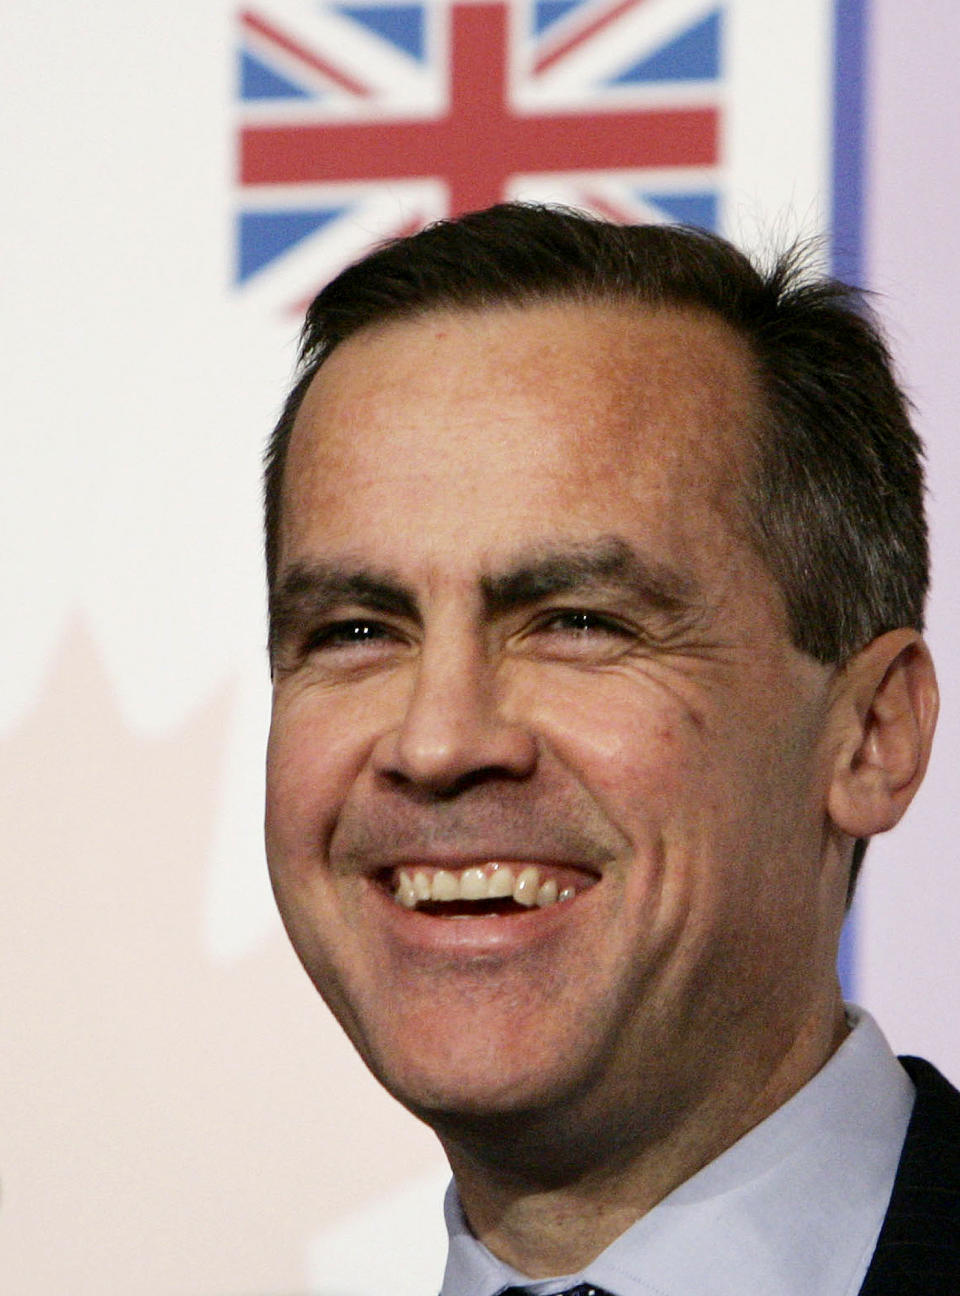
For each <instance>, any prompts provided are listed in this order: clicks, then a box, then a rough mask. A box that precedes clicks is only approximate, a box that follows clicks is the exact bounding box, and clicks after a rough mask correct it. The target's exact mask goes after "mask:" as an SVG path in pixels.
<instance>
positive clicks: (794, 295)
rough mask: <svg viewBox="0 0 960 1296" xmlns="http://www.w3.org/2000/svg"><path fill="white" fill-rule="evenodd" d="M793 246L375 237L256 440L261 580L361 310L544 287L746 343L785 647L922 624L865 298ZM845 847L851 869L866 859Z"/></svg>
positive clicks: (523, 298) (833, 650)
mask: <svg viewBox="0 0 960 1296" xmlns="http://www.w3.org/2000/svg"><path fill="white" fill-rule="evenodd" d="M811 261H812V256H811V254H810V250H809V249H804V248H802V247H799V248H798V247H794V248H793V249H791V250H789V251H787V252H786V253H784V254H782V255H781V256H780V257H778V258H777V259H776V260H775V262H774V264H773V265H772V267H771V268H769V269H768V270H765V271H764V270H761V269H759V268H757V267H756V266H754V265H753V263H752V262H751V261H750V260H749V259H748V258H747V257H746V256H745V255H744V254H743V253H742V252H740V251H738V250H737V249H736V248H735V247H733V246H732V245H731V244H730V243H728V242H726V240H724V239H722V238H720V237H719V236H717V235H715V234H711V233H709V232H707V231H705V230H700V229H695V228H692V227H688V226H667V225H613V224H610V223H608V222H606V221H601V220H598V219H595V218H593V217H591V216H588V215H586V214H584V213H581V212H576V211H572V210H570V209H567V208H558V207H544V206H534V205H529V204H522V203H503V204H500V205H498V206H496V207H491V208H489V209H488V210H486V211H482V212H473V213H470V214H469V215H466V216H462V217H460V218H459V219H457V220H451V221H440V222H438V223H437V224H435V225H431V226H429V227H427V228H426V229H423V230H421V231H420V232H419V233H417V234H414V235H413V236H412V237H409V238H402V239H397V240H394V241H392V242H389V243H386V244H384V245H382V246H381V247H379V248H377V249H376V250H374V251H373V252H372V253H370V254H369V255H368V256H366V257H364V258H363V259H362V260H360V261H358V262H357V263H356V264H355V265H352V266H350V267H349V268H348V269H346V270H344V271H343V272H342V273H341V274H340V275H338V276H337V278H336V279H334V280H333V281H332V283H330V284H329V285H328V286H327V287H326V288H324V289H323V291H322V292H321V293H319V295H318V296H317V297H316V298H315V299H314V301H313V303H312V304H311V306H310V308H309V310H308V311H307V317H306V321H305V323H304V327H303V332H302V335H301V345H300V354H299V365H298V374H297V378H296V382H295V384H294V386H293V389H292V391H291V392H290V395H289V397H288V399H287V402H286V404H285V406H284V409H283V412H282V414H281V416H280V419H279V421H278V423H277V426H276V428H275V429H274V432H273V435H272V437H271V439H270V443H269V446H268V449H267V454H266V472H265V490H264V495H265V514H266V556H267V576H268V582H269V586H270V588H271V589H272V588H273V585H274V582H275V579H276V575H277V561H278V545H279V530H280V511H281V503H282V488H283V472H284V463H285V460H286V453H287V445H288V442H289V438H290V434H291V431H292V429H293V425H294V421H295V419H296V415H297V411H298V410H299V408H300V404H301V402H302V401H303V398H304V396H305V394H306V391H307V388H308V387H309V385H310V383H311V381H312V380H313V377H314V375H315V374H316V372H317V370H318V369H319V368H320V366H321V365H322V364H323V362H324V361H325V360H326V358H327V357H328V356H329V355H330V353H331V352H332V351H333V350H334V349H335V348H336V347H337V346H339V345H340V343H341V342H344V341H345V340H346V339H347V338H349V337H351V336H352V335H353V334H355V333H357V332H359V331H360V330H361V329H364V328H367V327H369V326H371V325H373V324H379V323H384V322H387V321H396V320H400V319H404V318H409V317H413V316H418V315H422V314H425V313H428V312H432V311H438V310H482V309H484V308H487V307H495V306H504V305H518V306H522V305H530V304H533V303H537V302H547V301H570V302H580V303H588V302H619V303H624V304H631V303H632V304H638V305H641V306H646V307H680V308H690V309H693V310H701V311H707V312H710V313H712V314H713V315H715V316H717V317H719V318H720V319H722V320H724V321H725V322H726V323H727V324H728V325H729V326H730V327H731V328H732V329H733V330H734V331H735V332H736V333H738V334H739V335H740V336H741V337H742V338H743V339H744V340H745V341H746V343H747V345H748V347H749V349H750V351H751V353H752V356H753V359H754V363H755V366H756V373H757V376H758V380H759V388H760V391H761V392H762V394H763V397H762V398H763V403H764V408H762V409H761V410H760V411H759V426H758V429H757V431H756V433H755V440H756V463H755V469H754V472H753V475H752V478H751V479H750V480H749V481H747V482H746V483H745V502H746V506H747V524H748V526H749V529H750V531H751V533H752V538H753V541H754V543H755V545H756V547H757V549H758V551H759V552H760V554H761V556H762V557H763V559H764V561H765V562H766V563H767V565H768V567H769V569H770V571H771V573H772V574H773V576H774V578H775V579H776V581H777V582H778V584H779V586H780V589H781V590H782V592H783V597H784V600H785V603H786V609H787V615H788V618H789V625H790V632H791V635H792V638H793V642H794V644H795V645H796V647H797V648H799V649H801V650H802V651H804V652H806V653H808V654H809V655H810V656H812V657H814V658H816V659H817V660H818V661H820V662H824V663H837V664H842V663H843V662H844V661H846V660H847V659H848V658H849V657H850V656H852V655H853V654H854V653H855V652H857V651H858V650H859V649H860V648H862V647H864V646H865V645H866V644H867V643H869V642H870V641H871V640H872V639H874V638H876V636H877V635H880V634H882V633H884V632H885V631H887V630H892V629H896V628H898V627H900V626H912V627H914V628H915V629H917V630H922V628H923V613H924V603H925V599H926V592H927V586H928V580H929V575H928V567H929V557H928V545H927V529H926V522H925V518H924V487H923V468H922V454H923V451H922V446H921V444H920V440H919V438H918V437H917V434H916V432H915V431H914V429H913V427H912V425H911V422H910V411H909V405H908V402H907V400H906V398H905V397H904V394H903V392H902V391H901V389H900V387H899V385H898V382H897V379H896V376H895V374H894V371H893V366H892V362H891V358H890V354H889V352H888V350H887V347H886V344H885V342H884V340H883V337H882V334H881V332H880V329H879V326H878V324H877V322H876V320H875V318H874V316H873V314H872V312H871V310H870V308H869V306H868V304H867V302H866V300H865V296H864V294H863V293H862V292H861V291H859V290H858V289H856V288H852V287H850V286H848V285H846V284H843V283H840V282H838V281H837V280H834V279H829V278H825V277H823V276H820V275H817V274H815V273H814V272H813V271H812V269H811ZM863 849H864V847H863V844H862V843H858V845H857V850H856V851H855V854H854V871H856V869H857V868H858V867H859V863H860V860H861V859H862V855H863Z"/></svg>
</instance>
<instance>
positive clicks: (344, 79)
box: [240, 9, 370, 99]
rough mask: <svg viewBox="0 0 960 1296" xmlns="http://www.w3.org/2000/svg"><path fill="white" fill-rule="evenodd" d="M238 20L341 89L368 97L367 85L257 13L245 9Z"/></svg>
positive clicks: (364, 97)
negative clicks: (355, 79)
mask: <svg viewBox="0 0 960 1296" xmlns="http://www.w3.org/2000/svg"><path fill="white" fill-rule="evenodd" d="M240 21H241V22H242V23H243V25H244V27H248V28H249V29H250V30H251V31H255V32H256V33H257V34H258V35H260V36H264V37H266V39H267V40H269V41H272V42H273V44H274V45H279V46H280V48H281V49H284V50H286V51H287V53H288V54H292V55H293V56H294V57H295V58H298V59H299V60H300V62H301V63H306V65H307V66H308V67H311V68H313V70H314V71H315V72H319V73H320V74H321V76H324V77H326V79H327V80H328V81H332V82H333V83H334V84H335V85H338V86H340V88H341V89H342V90H347V91H349V92H350V94H353V95H357V96H358V97H359V98H361V99H367V98H369V97H370V91H369V89H368V88H367V86H365V85H361V84H360V82H359V81H354V79H353V77H351V76H349V75H348V74H347V73H346V72H341V70H340V69H339V68H336V67H334V66H333V64H332V63H328V62H327V61H326V60H325V59H322V58H320V57H319V55H317V54H314V52H313V51H312V50H308V49H307V48H306V47H305V46H303V45H300V44H299V43H298V42H297V41H295V40H292V39H291V38H290V37H289V36H287V35H286V34H285V33H284V32H282V31H280V29H279V28H278V27H274V26H273V25H272V24H271V23H268V22H267V21H266V20H265V19H263V18H261V17H260V15H259V14H255V13H253V12H252V11H251V10H249V9H247V10H245V11H244V13H242V14H241V15H240Z"/></svg>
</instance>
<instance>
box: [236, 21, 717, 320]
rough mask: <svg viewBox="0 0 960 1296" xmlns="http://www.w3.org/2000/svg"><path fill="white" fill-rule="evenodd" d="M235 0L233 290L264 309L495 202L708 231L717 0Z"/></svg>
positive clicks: (713, 215) (296, 305) (713, 201)
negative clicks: (405, 237)
mask: <svg viewBox="0 0 960 1296" xmlns="http://www.w3.org/2000/svg"><path fill="white" fill-rule="evenodd" d="M254 3H255V5H256V7H255V8H250V9H247V10H244V11H243V12H242V13H241V14H239V16H238V56H239V76H238V82H239V118H240V122H239V134H238V163H239V165H238V171H239V188H240V203H239V211H238V214H237V226H236V279H237V282H238V283H239V284H241V285H243V287H244V289H245V291H247V292H251V293H258V292H263V294H264V296H265V297H266V299H267V300H268V301H269V302H270V303H271V305H272V306H273V307H274V308H275V309H276V308H286V309H290V310H297V311H298V310H299V309H300V308H301V307H302V306H303V305H304V304H305V302H306V301H309V299H310V298H311V297H312V295H313V293H314V292H315V291H316V290H317V288H318V287H319V286H320V285H321V283H322V282H324V281H326V279H328V278H329V277H330V275H331V274H332V273H335V272H336V270H337V269H339V268H340V267H341V266H342V265H344V264H346V263H347V262H348V261H349V260H352V259H353V258H354V257H356V256H357V255H359V254H360V253H362V252H363V251H364V250H365V249H366V248H367V247H368V246H369V245H370V244H371V243H372V242H373V241H375V240H376V239H379V238H382V237H386V236H389V235H394V234H402V233H409V232H412V231H413V230H415V229H417V228H419V227H420V226H421V225H423V224H425V223H426V222H427V221H429V220H433V219H436V218H437V217H439V216H443V215H446V214H451V213H457V212H461V211H467V210H471V209H474V208H479V207H485V206H488V205H489V204H490V203H493V202H497V201H499V200H501V199H503V198H508V197H514V198H527V199H532V200H539V201H554V202H566V203H571V204H572V205H574V206H578V207H585V208H588V209H591V210H593V211H595V212H597V213H599V214H601V215H605V216H608V217H612V218H613V219H618V220H630V221H637V220H641V221H642V220H681V221H689V222H692V223H695V224H698V225H704V226H707V227H710V228H714V227H716V225H717V224H718V221H719V219H720V212H721V201H722V175H721V168H720V162H721V137H722V128H723V92H724V80H723V78H724V34H725V20H726V18H727V14H726V10H727V8H728V4H729V0H724V2H723V3H718V0H426V2H424V0H420V2H419V3H394V2H393V0H377V2H371V0H364V2H362V3H330V2H329V0H320V2H313V3H311V2H310V0H254Z"/></svg>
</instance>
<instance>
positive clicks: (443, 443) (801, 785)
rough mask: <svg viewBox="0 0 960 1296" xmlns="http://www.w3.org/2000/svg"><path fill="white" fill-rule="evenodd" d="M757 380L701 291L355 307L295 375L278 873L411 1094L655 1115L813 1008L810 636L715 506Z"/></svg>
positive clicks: (820, 962) (757, 1058)
mask: <svg viewBox="0 0 960 1296" xmlns="http://www.w3.org/2000/svg"><path fill="white" fill-rule="evenodd" d="M754 410H755V395H754V384H753V380H752V378H751V373H750V367H749V361H748V359H747V356H746V354H745V351H744V349H743V348H742V347H741V345H740V343H739V342H738V340H737V339H736V338H735V337H734V336H733V335H732V334H731V333H730V332H729V331H727V330H726V329H725V328H724V326H722V325H721V324H720V323H719V322H717V321H714V320H712V319H711V318H709V317H704V316H699V315H695V314H692V313H687V312H676V311H665V310H664V311H657V312H654V311H650V312H644V311H640V310H638V309H635V308H634V309H630V310H627V309H626V308H617V307H614V306H599V305H598V306H572V305H560V304H557V305H541V306H534V307H529V308H524V309H508V308H503V309H497V310H489V311H483V312H465V313H463V314H441V313H436V314H433V315H429V316H427V317H425V318H422V319H419V320H415V321H412V322H401V323H395V324H391V325H388V326H384V327H381V328H378V329H371V330H368V331H366V332H365V333H362V334H360V335H358V336H356V337H354V338H353V339H351V340H350V341H348V342H346V343H345V344H343V345H342V346H341V347H340V348H339V349H338V350H337V351H336V352H335V353H334V354H333V355H332V357H331V358H330V359H329V360H328V361H327V363H326V364H325V365H324V366H323V368H322V369H321V370H320V372H319V374H318V376H317V377H316V378H315V380H314V382H313V384H312V387H311V389H310V391H309V393H308V395H307V398H306V401H305V403H304V405H303V408H302V410H301V412H300V415H299V417H298V420H297V424H296V428H295V431H294V434H293V438H292V442H291V446H290V454H289V458H288V463H287V469H286V485H285V498H284V505H283V529H282V536H281V553H280V567H279V574H278V591H279V596H278V600H277V621H276V631H277V639H276V661H275V689H274V712H273V726H272V731H271V739H270V748H269V759H268V795H267V847H268V856H269V860H270V869H271V876H272V880H273V885H274V889H275V891H276V895H277V898H278V902H279V905H280V909H281V912H282V915H283V918H284V921H285V924H286V926H287V929H288V931H289V933H290V936H291V938H292V940H293V943H294V946H295V947H296V949H297V951H298V953H299V955H300V958H301V959H302V961H303V963H304V965H305V966H306V968H307V971H308V972H309V974H310V975H311V977H312V978H313V980H314V982H315V984H316V985H317V987H318V988H319V989H320V991H321V993H322V994H323V995H324V997H325V998H326V999H327V1001H328V1003H329V1004H330V1006H331V1007H332V1009H333V1010H334V1012H335V1013H336V1014H337V1015H338V1017H339V1018H340V1020H341V1022H342V1024H343V1025H344V1027H345V1029H346V1030H347V1032H348V1034H349V1035H350V1036H351V1038H352V1039H353V1041H354V1043H355V1044H356V1046H357V1047H358V1049H359V1050H360V1052H361V1053H362V1055H363V1056H364V1058H365V1059H366V1060H367V1062H368V1063H369V1065H370V1066H371V1067H372V1069H373V1070H374V1072H375V1073H376V1074H377V1075H378V1076H379V1077H380V1078H381V1079H382V1080H383V1082H384V1083H385V1084H386V1085H387V1086H388V1088H390V1089H391V1090H392V1091H393V1092H394V1093H396V1094H397V1095H398V1096H399V1097H400V1098H401V1099H402V1100H403V1101H404V1102H406V1103H407V1104H408V1105H410V1106H411V1107H412V1108H413V1109H414V1110H416V1111H418V1112H419V1113H420V1114H421V1115H425V1116H427V1118H428V1119H433V1120H434V1121H435V1122H437V1123H438V1124H442V1122H443V1120H445V1119H446V1114H449V1113H451V1112H452V1113H461V1114H468V1115H469V1116H470V1117H471V1118H473V1117H475V1116H481V1115H483V1114H488V1113H501V1114H502V1113H506V1112H519V1111H525V1112H544V1111H550V1112H555V1113H557V1114H558V1116H559V1117H562V1118H563V1119H567V1118H569V1117H570V1115H571V1113H572V1112H573V1111H574V1110H576V1111H579V1112H581V1113H588V1114H589V1117H590V1120H589V1121H588V1125H589V1124H590V1122H591V1121H592V1123H593V1126H594V1127H596V1128H598V1129H599V1128H600V1126H601V1124H602V1123H603V1122H607V1124H608V1125H609V1122H610V1121H611V1119H613V1120H614V1122H616V1121H617V1120H621V1121H622V1120H628V1119H645V1118H646V1119H654V1118H655V1119H662V1120H670V1119H672V1116H671V1111H670V1109H671V1108H674V1107H675V1108H677V1109H678V1110H680V1109H683V1108H684V1107H687V1108H689V1107H690V1106H691V1105H696V1104H697V1103H698V1102H700V1101H702V1099H703V1095H704V1094H706V1093H708V1092H713V1091H716V1090H717V1087H718V1086H720V1087H721V1088H723V1086H725V1085H726V1086H727V1087H728V1088H729V1087H730V1086H731V1085H733V1087H736V1084H737V1083H739V1082H740V1081H743V1082H744V1083H746V1084H747V1085H749V1084H751V1083H753V1084H754V1085H755V1086H756V1085H760V1084H762V1083H763V1081H764V1078H765V1077H769V1075H770V1073H771V1071H773V1070H774V1069H775V1068H776V1066H777V1065H779V1063H780V1062H781V1061H782V1059H783V1058H784V1057H785V1056H786V1055H787V1054H788V1053H789V1052H790V1050H791V1049H792V1048H794V1047H795V1045H796V1042H797V1039H798V1038H800V1037H802V1036H803V1034H804V1032H810V1031H817V1030H819V1031H821V1032H822V1031H823V1029H824V1022H825V1021H827V1020H830V1019H831V1015H832V1014H833V1013H834V1012H835V1011H836V999H835V993H836V992H835V984H834V979H833V973H832V963H833V955H834V943H835V940H836V934H837V929H838V925H839V921H840V914H841V911H842V896H843V884H842V878H841V877H840V876H839V870H837V869H834V870H833V871H830V870H827V871H826V872H825V871H824V870H823V869H822V867H821V865H822V857H823V856H824V854H825V852H824V848H823V843H824V840H825V839H826V838H827V836H828V824H827V817H826V812H825V809H824V804H825V800H826V791H827V787H828V784H829V780H830V761H831V752H830V747H831V744H830V739H829V717H830V696H831V695H830V687H831V685H830V681H831V672H830V670H828V669H827V668H824V667H822V666H820V665H818V664H817V663H815V662H814V661H812V660H811V659H809V658H807V657H805V656H804V655H802V654H800V653H799V652H797V651H796V650H795V649H794V648H793V647H792V646H791V644H790V641H789V637H788V633H787V629H786V624H785V614H784V608H783V603H782V599H781V596H780V594H779V592H778V590H777V588H776V587H775V585H774V584H773V582H772V580H771V578H770V576H769V575H768V573H767V571H766V570H765V568H764V566H763V564H762V563H761V562H760V560H759V559H758V557H757V556H756V554H755V553H754V551H753V549H752V548H751V547H750V545H749V543H748V541H747V540H746V538H745V531H744V525H743V516H742V503H741V494H742V486H743V481H744V474H745V472H746V471H747V464H748V460H749V447H748V443H747V437H746V432H745V429H746V428H747V427H748V426H749V424H750V420H751V418H752V417H753V413H754ZM827 853H829V852H827ZM468 870H472V872H470V873H469V876H466V875H467V873H468ZM507 870H509V872H507ZM530 870H534V871H533V872H530ZM440 872H443V873H445V874H448V875H452V878H450V877H447V878H442V879H441V880H440V881H439V882H436V881H435V879H436V875H437V874H438V873H440ZM402 875H405V877H404V876H402ZM494 877H496V878H497V880H496V881H495V882H493V883H492V884H491V879H493V878H494ZM521 878H525V879H526V880H525V881H521ZM424 879H426V882H424ZM511 880H512V886H511ZM551 884H553V885H551ZM491 885H492V889H493V895H492V896H491V894H490V889H491ZM544 886H546V889H545V890H544V891H542V892H541V893H540V899H541V900H542V901H545V902H546V903H544V904H543V906H542V907H541V906H539V905H536V904H533V905H528V903H527V902H528V901H530V900H531V898H532V897H533V896H534V895H535V894H536V892H537V890H538V888H540V887H544ZM524 888H526V890H525V889H524ZM504 890H506V891H508V892H509V893H510V895H509V897H508V898H501V899H497V898H495V897H496V895H497V894H498V893H500V892H502V891H504ZM428 891H429V893H430V894H431V895H433V894H434V893H435V892H436V893H442V894H444V895H447V894H449V895H455V896H459V897H460V898H459V899H457V900H455V901H446V902H445V901H444V900H442V899H431V900H429V901H426V902H423V901H421V900H420V899H419V898H418V897H419V896H420V895H426V894H428ZM475 893H476V894H479V895H480V896H481V897H484V896H486V898H481V899H473V898H470V897H471V896H473V895H474V894H475ZM555 895H557V896H562V897H563V898H561V899H557V900H556V902H552V901H553V897H554V896H555ZM513 896H517V897H518V899H514V898H512V897H513ZM411 906H413V907H411Z"/></svg>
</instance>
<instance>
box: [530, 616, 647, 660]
mask: <svg viewBox="0 0 960 1296" xmlns="http://www.w3.org/2000/svg"><path fill="white" fill-rule="evenodd" d="M528 635H529V636H530V638H531V641H532V645H533V646H534V647H535V648H536V650H537V651H538V652H540V653H542V654H543V655H544V656H547V657H550V658H555V659H570V660H577V661H608V660H611V659H613V658H615V657H618V656H620V655H621V654H622V653H624V652H626V651H627V649H628V648H629V647H630V646H631V644H633V643H634V642H635V641H636V638H637V635H636V632H635V631H633V630H631V628H630V627H629V626H628V625H626V624H625V623H624V622H622V621H619V620H618V619H617V618H616V617H614V616H610V615H608V614H607V613H604V612H594V611H591V610H590V609H588V608H559V609H554V610H553V611H551V612H548V613H545V614H544V615H543V616H541V617H540V618H539V619H538V620H537V621H536V622H535V623H534V624H533V626H532V627H531V629H530V630H529V631H528Z"/></svg>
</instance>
